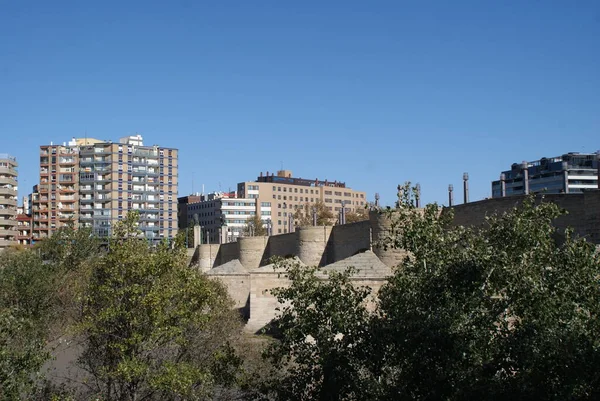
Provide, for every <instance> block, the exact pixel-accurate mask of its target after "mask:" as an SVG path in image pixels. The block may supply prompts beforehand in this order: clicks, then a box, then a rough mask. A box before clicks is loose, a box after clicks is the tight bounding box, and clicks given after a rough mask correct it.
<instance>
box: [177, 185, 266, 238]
mask: <svg viewBox="0 0 600 401" xmlns="http://www.w3.org/2000/svg"><path fill="white" fill-rule="evenodd" d="M257 201H258V200H257V199H256V198H238V197H237V196H236V193H235V192H234V193H222V192H214V193H210V194H208V195H203V196H201V200H200V201H199V202H195V203H188V204H185V206H184V207H186V208H187V223H188V227H189V226H191V225H194V224H195V222H197V223H198V224H199V225H200V226H201V227H202V229H201V231H202V243H211V244H212V243H219V242H234V241H237V239H238V238H239V237H240V236H243V235H244V229H245V228H246V227H247V225H248V222H249V220H250V219H252V218H253V217H254V216H255V214H256V213H260V215H261V220H262V221H263V224H264V225H265V226H268V225H270V224H271V221H270V220H271V203H270V202H261V203H259V204H257ZM181 206H182V205H180V207H181Z"/></svg>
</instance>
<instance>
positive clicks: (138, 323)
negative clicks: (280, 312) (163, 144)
mask: <svg viewBox="0 0 600 401" xmlns="http://www.w3.org/2000/svg"><path fill="white" fill-rule="evenodd" d="M136 227H137V214H133V213H131V214H129V215H128V216H127V217H126V219H124V220H123V221H122V222H119V223H118V224H117V225H116V226H115V229H114V235H113V237H112V238H111V239H110V241H109V244H108V245H109V251H108V253H107V254H106V255H105V256H104V257H102V258H101V259H100V260H98V261H97V263H95V264H94V265H93V266H92V269H91V274H90V279H89V284H88V285H87V287H86V288H85V289H84V291H83V293H82V297H81V298H82V304H81V309H80V310H81V314H80V316H79V319H78V329H79V330H78V338H79V340H80V341H81V343H82V346H83V352H82V354H81V356H80V357H79V365H80V366H81V367H82V368H83V369H85V370H86V371H87V372H88V373H89V375H90V379H91V380H88V381H87V385H88V386H89V389H90V390H91V391H92V392H93V393H94V394H100V395H102V399H106V400H127V401H130V400H142V399H143V400H183V399H185V400H196V399H202V398H205V397H208V396H209V395H210V393H211V391H212V390H213V389H214V388H215V387H216V386H218V385H220V384H227V382H228V381H231V380H233V378H234V377H235V372H236V369H237V365H238V364H239V360H238V359H237V358H236V357H235V355H234V354H233V353H232V350H231V348H230V347H229V346H228V341H229V339H230V338H231V337H232V336H233V335H234V334H235V333H236V330H237V328H238V327H239V319H237V317H236V316H235V315H234V314H233V312H232V310H231V308H230V300H229V298H228V296H227V292H226V289H225V288H224V287H223V286H222V285H221V284H220V283H218V282H216V281H212V280H209V279H207V278H206V277H205V276H203V275H202V274H200V273H198V272H197V271H195V270H192V269H189V268H187V267H186V266H185V258H184V251H183V249H182V248H180V247H176V248H175V249H173V248H172V247H170V246H168V245H167V244H166V243H161V244H159V245H158V246H156V247H155V248H152V247H150V245H149V244H148V243H147V241H145V239H144V238H143V236H142V235H141V233H140V232H139V231H138V230H137V228H136Z"/></svg>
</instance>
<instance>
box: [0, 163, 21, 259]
mask: <svg viewBox="0 0 600 401" xmlns="http://www.w3.org/2000/svg"><path fill="white" fill-rule="evenodd" d="M17 189H18V187H17V160H16V158H14V157H13V156H9V155H7V154H0V249H3V248H6V247H8V246H11V245H16V244H17V240H16V237H17V233H18V231H17Z"/></svg>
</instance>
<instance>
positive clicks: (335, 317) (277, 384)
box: [265, 260, 370, 400]
mask: <svg viewBox="0 0 600 401" xmlns="http://www.w3.org/2000/svg"><path fill="white" fill-rule="evenodd" d="M278 264H279V265H280V267H283V268H285V270H286V275H287V277H288V278H289V279H290V280H291V285H290V287H287V288H278V289H275V290H274V291H273V294H274V295H275V296H276V297H277V298H278V300H279V302H280V303H281V304H282V305H284V306H283V307H282V308H281V309H280V313H279V316H278V317H277V319H276V321H275V325H276V327H277V330H278V331H280V332H281V338H280V341H279V342H275V343H273V345H272V346H271V347H270V348H269V349H268V350H267V352H266V354H265V356H266V357H267V358H268V359H269V360H270V361H271V362H272V363H273V364H274V368H275V369H276V370H282V371H283V372H285V373H281V372H280V373H281V374H280V375H277V376H276V377H277V379H276V380H275V381H274V382H273V383H271V385H270V387H269V391H268V392H269V393H271V394H272V395H273V396H275V397H276V398H277V399H286V400H313V399H347V398H356V397H362V395H361V394H363V393H366V392H368V387H366V386H365V384H366V382H367V380H368V378H367V377H368V375H365V373H367V372H366V370H365V369H364V366H363V361H364V351H365V349H366V348H365V346H366V341H368V331H367V330H368V319H369V314H368V312H367V309H366V306H367V305H366V302H367V298H368V296H369V295H370V289H369V288H366V287H362V286H355V285H353V284H352V283H351V280H350V276H351V274H352V272H353V271H352V270H348V271H346V272H343V273H339V272H332V273H329V274H328V275H324V274H323V273H321V272H319V271H318V269H317V268H311V267H304V266H300V265H299V264H298V263H296V262H293V261H289V260H288V261H280V262H279V263H278Z"/></svg>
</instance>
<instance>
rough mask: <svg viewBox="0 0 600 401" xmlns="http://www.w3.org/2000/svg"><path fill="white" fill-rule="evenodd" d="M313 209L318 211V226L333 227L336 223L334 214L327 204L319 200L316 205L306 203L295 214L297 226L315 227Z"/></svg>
mask: <svg viewBox="0 0 600 401" xmlns="http://www.w3.org/2000/svg"><path fill="white" fill-rule="evenodd" d="M313 209H316V210H317V225H318V226H331V225H333V223H334V222H335V219H334V216H333V213H332V212H331V211H330V210H329V208H328V207H327V206H325V203H323V202H322V201H320V200H318V201H317V202H315V203H312V204H311V203H305V204H304V205H303V206H302V207H300V208H298V209H296V211H295V212H294V220H295V222H296V226H300V227H305V226H312V225H313Z"/></svg>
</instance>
